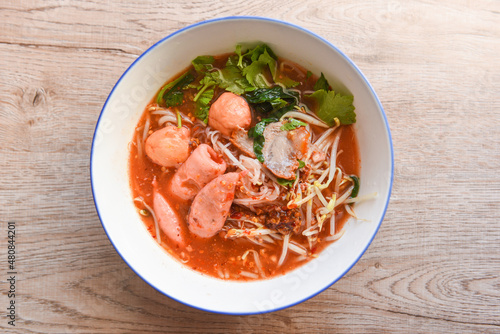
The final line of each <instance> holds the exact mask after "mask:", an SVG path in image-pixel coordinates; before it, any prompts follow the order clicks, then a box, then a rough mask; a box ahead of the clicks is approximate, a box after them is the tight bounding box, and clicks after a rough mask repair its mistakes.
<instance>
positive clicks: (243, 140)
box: [229, 128, 255, 158]
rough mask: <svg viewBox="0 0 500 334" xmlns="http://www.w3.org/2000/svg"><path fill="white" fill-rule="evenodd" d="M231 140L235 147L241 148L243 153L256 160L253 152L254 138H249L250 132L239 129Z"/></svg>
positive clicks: (234, 132)
mask: <svg viewBox="0 0 500 334" xmlns="http://www.w3.org/2000/svg"><path fill="white" fill-rule="evenodd" d="M229 140H230V141H231V143H233V145H234V146H236V147H237V148H239V149H240V151H241V152H243V153H244V154H246V155H248V156H249V157H251V158H255V152H254V151H253V138H249V137H248V131H246V130H245V129H242V128H238V129H236V130H235V131H233V133H232V135H231V138H229Z"/></svg>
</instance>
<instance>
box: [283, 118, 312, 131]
mask: <svg viewBox="0 0 500 334" xmlns="http://www.w3.org/2000/svg"><path fill="white" fill-rule="evenodd" d="M306 125H307V123H304V122H302V121H299V120H296V119H294V118H290V119H289V120H288V121H287V122H286V123H285V124H283V125H282V126H281V128H280V130H281V131H291V130H295V129H296V128H298V127H301V126H306Z"/></svg>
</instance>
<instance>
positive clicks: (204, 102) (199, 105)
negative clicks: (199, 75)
mask: <svg viewBox="0 0 500 334" xmlns="http://www.w3.org/2000/svg"><path fill="white" fill-rule="evenodd" d="M197 96H198V99H197V101H196V107H195V110H194V116H195V117H196V118H198V119H199V120H201V121H202V122H204V123H205V124H207V123H208V111H209V110H210V101H212V98H213V97H214V89H213V88H209V89H205V91H203V92H202V93H201V94H198V95H197Z"/></svg>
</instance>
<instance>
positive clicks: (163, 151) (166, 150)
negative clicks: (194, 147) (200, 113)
mask: <svg viewBox="0 0 500 334" xmlns="http://www.w3.org/2000/svg"><path fill="white" fill-rule="evenodd" d="M189 137H190V132H189V130H188V129H187V128H178V127H176V126H172V125H169V126H166V127H164V128H163V129H160V130H157V131H155V132H153V134H152V135H151V136H149V137H148V139H147V140H146V145H145V146H146V147H145V149H146V155H147V156H148V157H149V158H150V159H151V160H152V161H153V162H154V163H155V164H158V165H161V166H164V167H175V166H177V165H179V164H181V163H183V162H184V161H186V159H187V158H188V156H189Z"/></svg>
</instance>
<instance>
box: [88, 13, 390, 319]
mask: <svg viewBox="0 0 500 334" xmlns="http://www.w3.org/2000/svg"><path fill="white" fill-rule="evenodd" d="M230 20H260V21H268V22H273V23H278V24H282V25H286V26H289V27H292V28H295V29H298V30H301V31H303V32H306V33H308V34H309V35H311V36H312V37H315V38H317V39H319V40H320V41H322V42H323V43H325V44H326V45H328V46H329V47H330V48H332V49H334V50H335V51H336V52H338V53H339V54H340V55H341V56H342V57H343V58H344V59H345V60H346V61H347V62H348V63H349V65H350V66H352V67H353V68H354V69H355V70H356V72H357V73H358V74H359V75H360V77H361V78H362V79H363V81H364V82H365V84H366V85H367V86H368V88H369V89H370V92H371V94H372V96H373V97H374V98H375V101H376V102H377V105H378V107H379V108H380V110H381V111H382V116H383V118H384V124H385V127H386V130H387V136H388V139H389V146H390V151H391V182H390V185H389V191H388V193H387V200H386V203H385V207H384V211H383V213H382V217H381V218H380V221H379V222H378V225H377V228H376V230H375V233H373V236H372V237H371V239H370V241H369V242H368V243H367V245H366V247H365V248H364V249H363V251H362V252H361V254H360V255H359V257H358V258H357V259H356V260H355V261H354V262H353V263H352V264H351V265H350V266H349V267H348V268H347V269H346V270H345V271H344V272H343V273H342V275H340V276H339V277H338V278H336V279H334V280H333V281H332V282H331V283H329V284H327V285H326V286H325V287H324V288H322V289H320V290H319V291H317V292H315V293H313V294H312V295H310V296H308V297H306V298H304V299H301V300H299V301H297V302H295V303H291V304H289V305H285V306H282V307H278V308H275V309H270V310H265V311H257V312H241V313H236V312H222V311H214V310H210V309H205V308H202V307H199V306H196V305H191V304H189V303H186V302H184V301H182V300H179V299H177V298H173V297H172V296H170V295H168V294H167V293H166V292H164V291H161V290H160V289H158V288H157V287H156V286H154V285H153V284H152V283H151V282H149V281H148V280H146V279H145V278H144V277H143V276H141V274H140V273H138V272H137V271H136V270H135V269H134V267H133V266H132V265H131V264H130V263H129V262H128V261H127V260H126V259H125V258H124V257H123V255H122V254H121V253H120V252H119V251H118V249H117V248H116V246H115V244H114V242H113V240H112V239H111V237H110V235H109V233H108V231H107V230H106V227H105V225H104V223H103V221H102V219H101V214H100V213H99V206H98V205H97V202H96V200H95V194H94V183H93V173H92V165H93V163H92V162H93V156H94V143H95V137H96V133H97V129H98V128H99V123H100V121H101V117H102V114H103V112H104V110H105V109H106V106H107V104H108V101H109V99H110V98H111V96H112V95H113V93H114V91H115V89H116V87H117V86H118V85H119V84H120V82H121V80H122V79H123V78H124V77H125V75H127V73H128V71H130V70H131V69H132V67H134V65H135V64H136V63H137V62H138V61H140V60H141V59H142V58H143V57H144V56H145V55H146V54H148V53H149V52H150V51H151V50H153V49H154V48H156V47H157V46H158V45H159V44H161V43H163V42H164V41H166V40H168V39H170V38H172V37H173V36H175V35H177V34H180V33H182V32H184V31H186V30H190V29H192V28H195V27H198V26H201V25H205V24H210V23H214V22H219V21H230ZM393 181H394V149H393V146H392V137H391V130H390V128H389V123H388V121H387V117H386V115H385V111H384V108H383V107H382V104H381V103H380V100H379V98H378V96H377V94H376V93H375V90H374V89H373V87H372V85H371V84H370V82H369V81H368V79H367V78H366V77H365V75H364V74H363V73H362V72H361V70H360V69H359V68H358V67H357V66H356V64H354V62H353V61H352V60H351V59H350V58H349V57H347V56H346V55H345V54H344V53H343V52H342V51H340V50H339V49H338V48H337V47H336V46H335V45H333V44H332V43H330V42H329V41H327V40H326V39H324V38H323V37H321V36H319V35H318V34H316V33H314V32H312V31H310V30H308V29H305V28H303V27H300V26H298V25H295V24H293V23H289V22H285V21H281V20H276V19H271V18H267V17H260V16H228V17H222V18H216V19H212V20H206V21H201V22H197V23H194V24H191V25H189V26H187V27H184V28H182V29H179V30H177V31H175V32H173V33H171V34H170V35H168V36H166V37H164V38H162V39H161V40H159V41H158V42H156V43H155V44H153V45H152V46H151V47H150V48H149V49H147V50H146V51H145V52H144V53H142V54H141V55H140V56H139V57H138V58H137V59H136V60H135V61H134V62H133V63H132V64H131V65H130V66H129V67H128V68H127V70H126V71H125V72H124V73H123V74H122V75H121V76H120V79H118V81H117V82H116V84H115V85H114V87H113V89H112V90H111V92H110V93H109V95H108V97H107V99H106V102H105V103H104V106H103V107H102V110H101V113H100V114H99V118H98V119H97V123H96V126H95V130H94V136H93V138H92V148H91V150H90V185H91V188H92V197H93V200H94V205H95V208H96V211H97V215H98V216H99V220H100V221H101V225H102V228H103V229H104V232H105V233H106V235H107V236H108V239H109V241H110V242H111V244H112V245H113V247H114V248H115V250H116V252H117V253H118V255H120V257H121V258H122V260H123V261H124V262H125V263H126V264H127V265H128V266H129V267H130V268H131V269H132V271H133V272H134V273H135V274H136V275H137V276H139V277H140V278H141V279H142V280H143V281H145V282H146V283H148V284H149V285H150V286H151V287H153V288H154V289H155V290H156V291H158V292H160V293H161V294H163V295H165V296H167V297H169V298H171V299H173V300H175V301H177V302H179V303H181V304H184V305H187V306H189V307H192V308H194V309H198V310H202V311H205V312H211V313H216V314H225V315H255V314H264V313H270V312H275V311H279V310H283V309H286V308H289V307H292V306H295V305H298V304H300V303H303V302H305V301H306V300H309V299H311V298H313V297H315V296H316V295H318V294H320V293H321V292H323V291H325V290H326V289H328V288H329V287H331V286H332V285H333V284H335V283H336V282H337V281H338V280H340V279H341V278H342V277H344V276H345V274H347V272H349V270H351V269H352V267H354V265H355V264H356V263H358V261H359V260H360V259H361V257H362V256H363V254H364V253H365V252H366V250H367V249H368V247H369V246H370V245H371V243H372V241H373V239H374V238H375V236H376V235H377V233H378V230H379V229H380V226H381V225H382V221H383V220H384V217H385V214H386V211H387V207H388V205H389V200H390V198H391V192H392V184H393Z"/></svg>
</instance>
